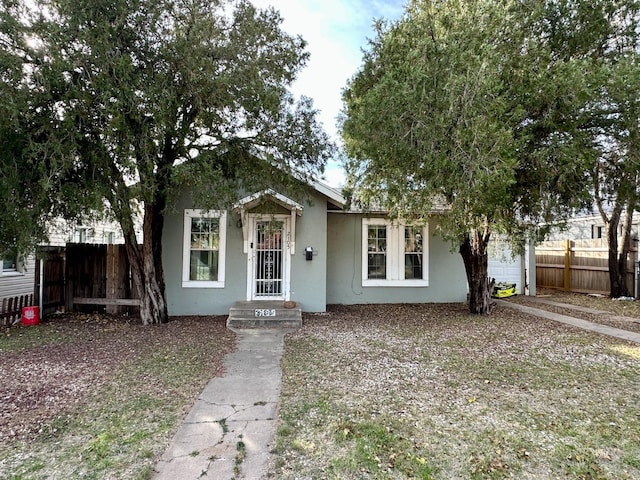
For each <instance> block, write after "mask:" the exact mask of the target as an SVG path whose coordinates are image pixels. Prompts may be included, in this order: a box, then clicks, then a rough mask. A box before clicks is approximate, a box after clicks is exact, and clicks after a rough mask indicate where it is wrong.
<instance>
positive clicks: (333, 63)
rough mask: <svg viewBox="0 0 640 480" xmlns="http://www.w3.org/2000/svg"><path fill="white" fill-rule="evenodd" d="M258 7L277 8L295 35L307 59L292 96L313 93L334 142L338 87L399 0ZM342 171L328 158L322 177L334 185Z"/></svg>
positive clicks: (271, 1)
mask: <svg viewBox="0 0 640 480" xmlns="http://www.w3.org/2000/svg"><path fill="white" fill-rule="evenodd" d="M252 3H253V4H254V5H256V6H257V7H260V8H265V7H267V6H272V7H274V8H275V9H277V10H279V11H280V14H281V15H282V17H283V19H284V22H283V24H282V27H283V29H284V30H285V31H287V32H289V33H291V34H295V35H301V36H302V37H303V38H304V39H305V40H306V41H307V43H308V45H307V50H308V51H309V53H310V54H311V58H310V60H309V62H308V64H307V66H306V68H305V69H304V70H303V71H302V72H301V73H300V75H299V77H298V80H297V81H296V83H295V84H294V86H293V92H294V94H296V95H306V96H308V97H311V98H313V101H314V106H315V108H316V109H318V110H320V120H321V121H322V123H323V124H324V127H325V130H326V131H327V132H328V133H329V134H330V135H331V136H332V137H333V138H334V139H336V141H339V138H338V135H337V131H336V117H337V116H338V113H339V112H340V109H341V108H342V101H341V97H340V95H341V92H342V89H343V88H344V87H345V85H346V83H347V80H348V79H349V78H350V77H351V76H352V75H353V74H354V73H355V72H356V71H357V69H358V67H359V66H360V64H361V62H362V48H363V47H364V46H366V44H367V39H369V38H372V37H373V36H374V33H373V21H374V19H376V18H386V19H390V20H395V19H397V18H398V17H400V15H401V14H402V11H403V5H404V0H387V1H384V0H252ZM343 179H344V173H343V172H342V169H341V168H340V166H339V165H338V164H337V162H330V164H329V165H328V168H327V172H326V182H327V183H329V184H330V185H332V186H339V185H340V183H341V182H342V181H343Z"/></svg>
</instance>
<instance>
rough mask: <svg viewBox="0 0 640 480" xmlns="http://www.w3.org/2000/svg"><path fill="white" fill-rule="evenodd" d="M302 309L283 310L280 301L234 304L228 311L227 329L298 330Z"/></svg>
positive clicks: (283, 307)
mask: <svg viewBox="0 0 640 480" xmlns="http://www.w3.org/2000/svg"><path fill="white" fill-rule="evenodd" d="M301 326H302V309H301V308H300V306H299V305H296V306H295V307H293V308H285V306H284V302H281V301H266V300H260V301H254V302H236V303H235V304H234V305H233V306H232V307H231V308H230V309H229V318H227V327H229V328H300V327H301Z"/></svg>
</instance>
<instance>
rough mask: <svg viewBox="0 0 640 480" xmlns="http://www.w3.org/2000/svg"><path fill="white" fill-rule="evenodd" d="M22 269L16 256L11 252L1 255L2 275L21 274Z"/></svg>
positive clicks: (0, 274)
mask: <svg viewBox="0 0 640 480" xmlns="http://www.w3.org/2000/svg"><path fill="white" fill-rule="evenodd" d="M23 273H24V270H23V269H22V268H21V265H19V264H18V256H17V255H15V254H13V253H5V254H4V255H2V271H0V276H2V275H22V274H23Z"/></svg>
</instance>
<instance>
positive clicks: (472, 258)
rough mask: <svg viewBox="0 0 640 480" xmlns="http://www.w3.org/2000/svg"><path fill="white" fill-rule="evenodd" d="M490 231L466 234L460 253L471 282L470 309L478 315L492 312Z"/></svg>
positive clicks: (468, 281) (468, 279)
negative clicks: (488, 246) (488, 250)
mask: <svg viewBox="0 0 640 480" xmlns="http://www.w3.org/2000/svg"><path fill="white" fill-rule="evenodd" d="M489 237H490V233H489V231H488V230H485V232H480V231H478V230H474V231H473V232H471V233H469V234H466V235H465V237H464V239H463V242H462V244H461V245H460V255H461V256H462V261H463V262H464V269H465V272H466V274H467V283H468V284H469V311H470V312H471V313H473V314H476V315H482V314H485V315H486V314H488V313H490V312H491V288H492V287H493V283H492V282H490V281H489V255H488V253H487V245H488V244H489Z"/></svg>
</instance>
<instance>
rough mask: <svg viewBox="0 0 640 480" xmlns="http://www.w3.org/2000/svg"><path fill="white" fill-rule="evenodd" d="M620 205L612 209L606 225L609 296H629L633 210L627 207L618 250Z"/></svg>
mask: <svg viewBox="0 0 640 480" xmlns="http://www.w3.org/2000/svg"><path fill="white" fill-rule="evenodd" d="M621 210H622V208H621V207H617V206H616V208H615V209H614V212H613V213H612V215H611V218H610V219H609V222H608V225H607V240H608V243H609V261H608V265H609V281H610V284H611V289H610V292H609V296H610V297H611V298H618V297H628V296H630V293H629V287H628V285H627V272H628V267H627V261H628V256H629V250H631V221H632V216H633V210H632V209H630V208H627V211H626V214H625V217H624V220H623V222H622V226H623V230H622V248H621V249H620V251H618V248H619V247H618V226H619V224H620V217H621Z"/></svg>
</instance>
